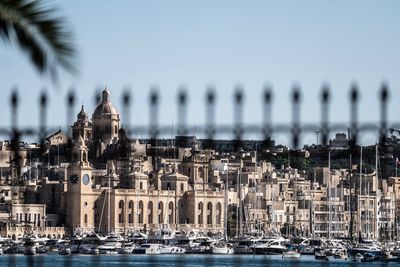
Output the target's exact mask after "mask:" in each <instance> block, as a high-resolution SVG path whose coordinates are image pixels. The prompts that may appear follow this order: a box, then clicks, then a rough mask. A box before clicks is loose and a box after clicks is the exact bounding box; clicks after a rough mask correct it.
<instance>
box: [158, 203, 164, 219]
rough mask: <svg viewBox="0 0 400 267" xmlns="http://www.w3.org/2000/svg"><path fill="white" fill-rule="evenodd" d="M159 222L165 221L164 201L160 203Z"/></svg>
mask: <svg viewBox="0 0 400 267" xmlns="http://www.w3.org/2000/svg"><path fill="white" fill-rule="evenodd" d="M158 223H159V224H162V223H164V203H162V201H160V202H159V203H158Z"/></svg>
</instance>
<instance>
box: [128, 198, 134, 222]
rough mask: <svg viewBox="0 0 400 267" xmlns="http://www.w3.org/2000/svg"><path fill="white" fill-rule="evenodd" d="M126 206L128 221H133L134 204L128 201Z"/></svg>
mask: <svg viewBox="0 0 400 267" xmlns="http://www.w3.org/2000/svg"><path fill="white" fill-rule="evenodd" d="M128 208H129V215H128V223H133V214H135V212H134V211H135V209H134V204H133V201H132V200H131V201H129V204H128Z"/></svg>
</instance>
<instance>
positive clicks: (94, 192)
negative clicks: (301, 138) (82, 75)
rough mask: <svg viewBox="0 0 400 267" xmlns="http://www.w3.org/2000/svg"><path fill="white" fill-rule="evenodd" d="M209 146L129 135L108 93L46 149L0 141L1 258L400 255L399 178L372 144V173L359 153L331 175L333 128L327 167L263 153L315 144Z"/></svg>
mask: <svg viewBox="0 0 400 267" xmlns="http://www.w3.org/2000/svg"><path fill="white" fill-rule="evenodd" d="M206 141H207V140H202V139H198V138H196V137H195V136H185V135H179V136H176V137H175V138H174V139H168V140H167V139H162V140H148V139H144V138H132V137H130V136H129V134H128V132H127V130H126V129H124V127H123V125H122V124H121V120H120V114H119V113H118V111H117V108H116V107H115V106H114V105H113V104H112V101H111V93H110V91H109V90H108V89H107V88H105V89H104V90H103V91H102V95H101V99H100V101H99V103H98V105H97V107H96V108H95V110H94V111H93V114H92V116H91V118H89V115H88V113H87V112H86V110H85V107H84V106H83V105H82V106H81V109H80V111H77V117H76V120H75V122H73V124H72V125H71V127H70V130H69V132H63V131H62V130H59V131H57V132H55V133H53V134H51V135H49V136H47V137H46V138H45V144H44V149H43V147H42V146H40V145H39V144H35V143H26V142H20V144H19V148H18V150H17V151H15V146H14V145H13V144H12V142H11V141H7V140H6V141H1V142H0V235H1V238H0V243H1V253H23V254H26V255H34V254H39V253H58V254H61V255H71V254H118V253H119V254H187V253H197V254H203V253H210V254H254V255H257V254H262V255H271V254H273V255H282V257H284V258H299V257H300V256H301V255H312V256H313V257H314V256H315V259H321V260H329V259H330V258H331V259H336V260H350V259H354V260H357V261H375V260H383V261H397V260H398V259H399V257H398V256H399V254H400V246H399V243H398V242H400V240H399V238H398V237H399V235H400V232H399V226H400V225H399V222H400V177H397V173H396V175H394V176H393V175H385V176H384V175H382V171H381V169H380V168H381V164H380V159H379V147H378V145H376V146H375V147H373V149H375V153H376V161H375V162H376V163H375V166H372V167H371V166H370V165H369V166H368V168H363V164H365V163H364V161H365V159H364V160H363V158H362V150H363V147H359V149H360V155H361V156H360V157H359V159H358V161H357V162H355V161H353V162H352V161H351V159H350V160H349V164H348V168H341V167H339V168H338V167H335V168H334V167H332V166H333V165H332V164H331V153H335V151H345V150H347V149H348V147H349V142H350V141H349V140H348V138H347V136H346V134H344V133H338V134H336V136H335V138H334V139H331V140H330V141H329V147H325V148H324V149H325V150H324V151H326V154H327V155H325V156H326V157H327V158H328V161H327V162H326V164H320V165H315V166H312V167H311V168H307V169H302V168H294V167H292V165H291V164H290V161H289V162H287V164H280V165H278V164H277V163H276V162H272V161H270V160H268V157H267V156H266V155H271V154H272V155H274V156H276V155H278V154H279V155H283V154H284V155H290V153H293V154H292V155H294V154H295V153H296V155H297V156H298V155H300V157H302V158H303V159H306V158H308V157H310V153H311V152H310V151H311V150H312V149H314V150H315V149H316V148H312V149H310V150H307V149H306V148H305V149H302V150H298V151H295V152H294V151H292V152H291V151H290V149H289V148H287V147H284V146H279V145H278V146H276V145H275V144H274V142H273V141H272V140H270V142H269V144H268V145H267V144H265V142H258V141H245V140H244V141H243V142H242V143H241V145H242V147H240V148H239V149H233V148H234V147H235V146H234V145H232V142H229V141H226V140H221V141H219V140H214V141H213V143H214V144H213V147H212V148H211V147H206V146H205V144H206V143H207V142H206ZM317 149H318V147H317ZM364 149H365V148H364ZM292 164H293V161H292ZM396 164H397V163H396ZM364 167H365V165H364Z"/></svg>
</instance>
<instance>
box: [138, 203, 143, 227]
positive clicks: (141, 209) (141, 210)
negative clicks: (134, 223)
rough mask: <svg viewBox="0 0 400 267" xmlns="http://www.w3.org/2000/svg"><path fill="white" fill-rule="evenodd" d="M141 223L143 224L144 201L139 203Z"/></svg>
mask: <svg viewBox="0 0 400 267" xmlns="http://www.w3.org/2000/svg"><path fill="white" fill-rule="evenodd" d="M138 215H139V223H143V201H141V200H140V201H139V214H138Z"/></svg>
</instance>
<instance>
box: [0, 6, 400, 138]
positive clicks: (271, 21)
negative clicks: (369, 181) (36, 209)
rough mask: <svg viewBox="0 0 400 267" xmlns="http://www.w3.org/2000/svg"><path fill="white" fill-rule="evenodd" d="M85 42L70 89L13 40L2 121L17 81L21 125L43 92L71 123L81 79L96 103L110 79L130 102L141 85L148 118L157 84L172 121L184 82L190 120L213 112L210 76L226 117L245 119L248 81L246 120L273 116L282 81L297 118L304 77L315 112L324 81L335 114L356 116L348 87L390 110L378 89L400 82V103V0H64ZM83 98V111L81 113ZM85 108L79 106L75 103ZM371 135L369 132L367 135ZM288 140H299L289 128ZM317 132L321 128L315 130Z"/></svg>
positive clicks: (372, 107)
mask: <svg viewBox="0 0 400 267" xmlns="http://www.w3.org/2000/svg"><path fill="white" fill-rule="evenodd" d="M56 4H57V5H58V6H59V7H60V13H61V14H63V15H65V16H66V17H67V18H68V21H69V24H70V26H71V27H72V29H73V31H74V33H75V37H76V40H77V48H78V50H79V53H80V63H81V64H80V72H81V75H80V76H79V77H77V78H73V77H70V76H69V75H68V74H64V75H62V76H61V84H60V88H59V89H54V88H53V86H52V84H51V83H50V82H49V81H48V80H47V79H45V78H42V77H40V76H39V75H38V74H37V73H36V71H35V70H34V69H33V67H32V66H31V65H30V64H29V63H28V61H27V58H26V57H25V56H24V55H22V54H21V53H20V52H19V51H18V50H16V49H14V48H12V47H9V46H7V45H4V44H1V46H0V58H1V61H0V70H1V71H0V81H1V86H2V92H3V94H2V96H3V97H2V98H1V99H0V113H1V114H2V116H1V117H2V119H1V120H0V126H4V125H8V124H9V117H10V109H9V105H8V100H9V93H10V89H11V88H12V87H13V86H17V87H18V88H19V93H20V95H23V96H24V99H23V100H22V101H23V103H22V104H23V106H22V109H21V110H20V111H21V112H20V114H19V124H20V125H23V126H26V125H36V124H37V122H38V108H37V101H38V94H39V91H40V89H41V88H47V90H48V92H49V93H50V98H51V105H50V111H51V112H50V114H49V122H50V124H51V125H53V126H55V127H58V126H59V125H60V126H62V125H64V124H65V121H66V114H65V112H66V110H65V105H64V102H65V95H66V92H67V89H68V88H69V87H70V86H73V87H75V88H76V89H78V91H79V92H78V104H79V103H80V102H83V103H85V105H86V109H87V110H88V111H89V113H90V114H91V113H92V111H93V108H94V103H93V93H94V89H95V88H98V87H103V86H104V85H107V86H108V88H109V90H110V91H111V93H112V101H113V102H114V104H115V105H116V106H117V109H118V110H119V111H121V109H122V108H121V105H120V99H121V98H120V93H121V91H122V88H123V87H124V86H126V85H129V86H130V87H131V89H132V92H133V95H134V103H133V109H132V114H131V119H132V122H133V123H139V124H147V122H148V112H149V109H148V105H147V103H148V93H149V90H148V89H149V87H151V86H153V85H157V86H158V87H159V88H160V92H161V94H162V99H161V100H162V104H161V109H160V111H161V117H160V121H161V123H163V124H170V123H171V122H172V120H173V119H174V120H175V121H176V113H177V110H176V94H177V88H178V87H179V86H181V85H185V86H187V87H188V89H189V93H190V108H189V112H188V119H189V121H190V122H191V123H192V124H194V123H196V124H202V123H203V122H204V117H205V110H204V104H203V103H204V101H203V100H204V93H205V88H206V86H207V85H210V84H211V85H214V86H215V87H216V88H217V90H218V108H217V113H218V114H217V121H218V122H231V121H232V118H233V107H232V105H231V103H232V95H233V88H234V86H235V85H237V84H241V85H243V86H244V88H245V89H246V93H247V94H246V98H245V104H246V107H245V116H244V118H245V120H246V121H247V122H257V121H261V100H260V94H261V92H262V87H263V86H264V85H265V84H270V85H272V86H273V88H274V95H275V97H274V99H275V102H274V109H273V113H274V114H273V119H274V121H275V122H286V121H289V120H290V114H291V113H290V105H289V104H290V103H289V101H288V99H289V94H290V92H291V88H292V85H293V84H295V83H296V84H299V85H300V86H301V88H302V92H303V94H304V96H303V108H302V112H301V117H302V120H303V121H309V122H310V121H319V120H320V118H319V113H320V106H319V103H318V100H319V92H320V88H321V85H322V84H323V83H324V82H327V83H328V84H329V85H330V86H331V88H332V92H333V102H332V106H331V107H332V109H331V118H332V120H334V121H343V120H346V121H347V120H348V118H349V108H348V98H347V96H348V91H349V87H350V84H351V82H353V81H356V82H357V83H358V85H359V86H360V88H361V89H362V97H361V98H362V105H361V110H360V116H361V119H362V120H369V121H378V110H379V107H378V105H377V103H378V102H377V92H378V89H379V87H380V84H381V82H382V81H387V82H388V84H389V86H390V89H391V95H392V98H391V102H390V109H389V118H390V119H392V120H394V119H398V114H400V105H398V104H397V105H396V103H399V100H400V90H399V87H400V75H399V74H400V16H399V10H400V1H365V0H363V1H321V0H319V1H219V0H217V1H205V0H203V1H96V2H94V1H78V0H75V1H70V0H68V1H59V2H57V3H56ZM78 106H79V105H77V106H76V110H75V112H76V113H78V111H79V107H78ZM74 116H75V114H74ZM366 138H367V137H365V138H364V139H365V140H367V139H368V138H367V139H366ZM278 141H280V142H284V143H287V142H288V139H287V138H286V137H284V136H280V137H278ZM303 141H305V142H315V136H308V137H306V138H305V139H303Z"/></svg>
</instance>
